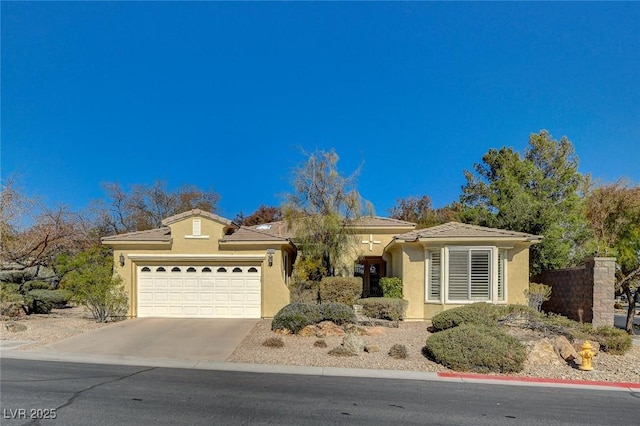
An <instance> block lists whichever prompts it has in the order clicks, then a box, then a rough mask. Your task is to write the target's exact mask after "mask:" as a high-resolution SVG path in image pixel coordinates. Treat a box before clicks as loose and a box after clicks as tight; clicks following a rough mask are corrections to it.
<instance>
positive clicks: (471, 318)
mask: <svg viewBox="0 0 640 426" xmlns="http://www.w3.org/2000/svg"><path fill="white" fill-rule="evenodd" d="M503 314H504V310H503V309H501V308H500V307H498V306H495V305H491V304H489V303H473V304H471V305H465V306H460V307H457V308H453V309H447V310H446V311H442V312H440V313H438V314H436V315H434V317H433V318H432V319H431V323H432V325H433V328H434V329H435V330H436V331H441V330H447V329H449V328H453V327H456V326H459V325H462V324H483V325H496V324H497V322H498V319H499V318H500V317H501V316H503Z"/></svg>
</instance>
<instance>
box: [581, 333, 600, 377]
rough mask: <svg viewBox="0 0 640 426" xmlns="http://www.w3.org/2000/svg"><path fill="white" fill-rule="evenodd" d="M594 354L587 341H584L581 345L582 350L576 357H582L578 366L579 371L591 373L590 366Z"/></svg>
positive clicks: (591, 368) (591, 367)
mask: <svg viewBox="0 0 640 426" xmlns="http://www.w3.org/2000/svg"><path fill="white" fill-rule="evenodd" d="M595 354H596V353H595V352H594V351H593V347H592V346H591V343H589V341H588V340H585V341H584V343H583V344H582V349H581V350H580V352H578V355H580V356H581V357H582V363H581V364H580V367H579V368H580V370H585V371H591V370H593V366H592V365H591V360H592V359H593V357H594V355H595Z"/></svg>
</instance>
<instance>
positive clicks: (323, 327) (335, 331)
mask: <svg viewBox="0 0 640 426" xmlns="http://www.w3.org/2000/svg"><path fill="white" fill-rule="evenodd" d="M316 327H317V332H316V337H329V336H338V337H340V336H344V335H345V332H344V330H343V328H342V327H340V326H338V325H336V324H335V323H333V322H331V321H322V322H321V323H319V324H317V325H316Z"/></svg>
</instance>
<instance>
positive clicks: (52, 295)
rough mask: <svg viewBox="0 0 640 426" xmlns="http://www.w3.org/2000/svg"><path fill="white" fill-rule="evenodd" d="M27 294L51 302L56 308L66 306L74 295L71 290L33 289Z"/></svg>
mask: <svg viewBox="0 0 640 426" xmlns="http://www.w3.org/2000/svg"><path fill="white" fill-rule="evenodd" d="M27 295H29V296H31V297H33V298H34V299H38V300H41V301H45V302H49V303H51V306H52V307H54V308H64V307H65V306H66V305H67V303H68V302H69V300H71V297H72V296H73V294H72V293H71V292H70V291H69V290H31V291H30V292H28V293H27Z"/></svg>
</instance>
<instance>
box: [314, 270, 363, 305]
mask: <svg viewBox="0 0 640 426" xmlns="http://www.w3.org/2000/svg"><path fill="white" fill-rule="evenodd" d="M360 297H362V278H361V277H324V278H322V280H321V281H320V302H321V303H344V304H345V305H348V306H353V305H354V304H355V303H356V301H357V300H358V299H359V298H360Z"/></svg>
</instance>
